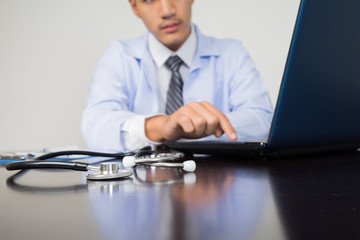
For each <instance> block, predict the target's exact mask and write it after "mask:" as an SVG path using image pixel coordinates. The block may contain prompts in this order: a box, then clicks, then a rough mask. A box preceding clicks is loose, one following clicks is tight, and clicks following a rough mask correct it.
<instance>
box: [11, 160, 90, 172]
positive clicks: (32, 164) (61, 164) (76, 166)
mask: <svg viewBox="0 0 360 240" xmlns="http://www.w3.org/2000/svg"><path fill="white" fill-rule="evenodd" d="M88 165H89V164H88V163H83V162H70V161H69V162H65V161H37V160H35V161H25V162H13V163H9V164H7V165H6V169H7V170H9V171H12V170H25V169H39V168H53V169H55V168H56V169H69V170H75V171H87V170H88V168H87V167H88Z"/></svg>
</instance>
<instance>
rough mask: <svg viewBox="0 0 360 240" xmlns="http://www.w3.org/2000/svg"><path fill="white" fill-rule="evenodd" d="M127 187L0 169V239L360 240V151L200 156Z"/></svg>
mask: <svg viewBox="0 0 360 240" xmlns="http://www.w3.org/2000/svg"><path fill="white" fill-rule="evenodd" d="M196 160H197V170H196V172H195V174H184V173H183V172H181V171H178V170H174V169H165V168H157V169H151V168H144V167H140V168H139V169H138V171H137V175H136V176H134V177H132V178H130V179H127V180H123V181H110V182H105V181H103V182H87V181H86V179H85V174H84V173H81V172H74V171H64V170H59V171H54V170H52V171H49V170H46V171H44V170H30V171H27V172H25V173H24V174H22V175H17V176H15V177H14V176H13V175H14V173H15V172H9V171H7V170H6V169H5V168H4V166H2V167H1V168H0V239H1V240H8V239H37V240H39V239H87V240H89V239H127V240H128V239H267V240H268V239H274V240H281V239H307V240H308V239H327V240H329V239H359V238H360V174H359V173H360V152H354V153H346V154H336V155H334V154H333V155H324V156H316V157H314V156H313V157H309V156H307V157H301V158H292V159H290V158H286V159H285V158H284V159H280V160H266V161H265V160H261V161H260V160H256V161H255V160H246V159H220V158H198V159H196Z"/></svg>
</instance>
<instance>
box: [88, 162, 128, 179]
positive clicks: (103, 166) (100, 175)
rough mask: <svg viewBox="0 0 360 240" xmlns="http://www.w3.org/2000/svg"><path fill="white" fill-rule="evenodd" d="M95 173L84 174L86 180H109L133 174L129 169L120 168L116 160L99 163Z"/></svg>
mask: <svg viewBox="0 0 360 240" xmlns="http://www.w3.org/2000/svg"><path fill="white" fill-rule="evenodd" d="M94 170H97V172H95V173H89V174H88V175H87V176H86V179H88V180H110V179H118V178H125V177H129V176H131V175H132V174H133V172H132V171H130V170H120V169H119V164H118V163H116V162H107V163H100V167H99V169H94Z"/></svg>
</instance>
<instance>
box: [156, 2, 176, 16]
mask: <svg viewBox="0 0 360 240" xmlns="http://www.w3.org/2000/svg"><path fill="white" fill-rule="evenodd" d="M159 8H160V9H159V10H160V14H161V17H162V18H163V19H167V18H170V17H172V16H174V15H175V13H176V8H175V4H174V2H173V0H160V4H159Z"/></svg>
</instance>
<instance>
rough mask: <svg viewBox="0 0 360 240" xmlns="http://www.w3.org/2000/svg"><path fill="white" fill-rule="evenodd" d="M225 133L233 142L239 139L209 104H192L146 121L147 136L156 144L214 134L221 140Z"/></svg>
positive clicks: (227, 121) (217, 111)
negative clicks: (170, 113)
mask: <svg viewBox="0 0 360 240" xmlns="http://www.w3.org/2000/svg"><path fill="white" fill-rule="evenodd" d="M223 133H225V134H226V135H227V136H228V137H229V139H230V140H232V141H235V140H236V139H237V135H236V132H235V130H234V128H233V127H232V125H231V123H230V122H229V120H228V119H227V117H226V116H225V115H224V114H223V113H222V112H220V111H219V110H217V109H216V108H215V107H214V106H213V105H211V104H210V103H208V102H200V103H197V102H192V103H189V104H188V105H185V106H183V107H181V108H179V109H178V110H177V111H176V112H174V113H173V114H172V115H168V116H154V117H151V118H147V119H146V120H145V135H146V137H147V138H149V139H150V140H151V141H154V142H162V141H175V140H178V139H180V138H202V137H206V136H209V135H212V134H214V135H215V136H216V137H218V138H219V137H220V136H221V135H222V134H223Z"/></svg>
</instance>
